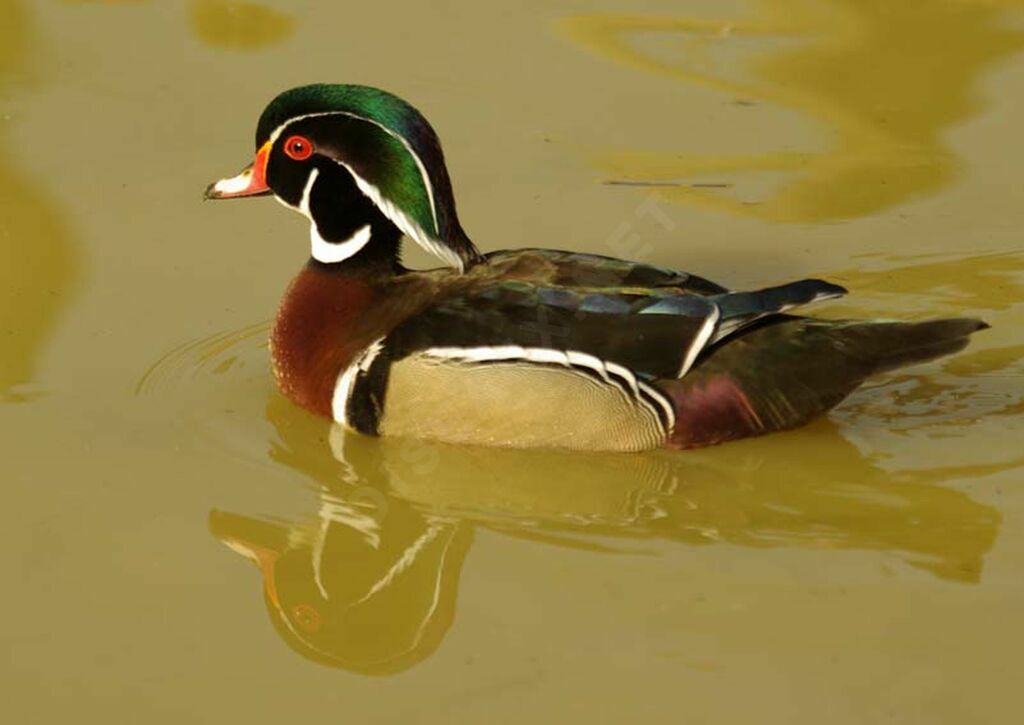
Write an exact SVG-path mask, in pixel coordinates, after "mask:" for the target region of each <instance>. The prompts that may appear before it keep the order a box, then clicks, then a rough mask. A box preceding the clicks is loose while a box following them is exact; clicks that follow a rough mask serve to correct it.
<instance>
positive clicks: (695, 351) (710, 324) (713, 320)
mask: <svg viewBox="0 0 1024 725" xmlns="http://www.w3.org/2000/svg"><path fill="white" fill-rule="evenodd" d="M721 316H722V311H721V310H720V309H718V305H712V306H711V314H709V315H708V316H707V317H705V318H704V324H703V325H701V327H700V329H699V330H698V331H697V336H696V337H694V338H693V342H692V343H691V344H690V349H689V350H687V351H686V357H685V358H683V364H682V366H681V367H680V368H679V375H677V376H676V377H677V378H681V377H683V376H684V375H686V373H688V372H689V371H690V368H691V367H692V366H693V362H694V360H696V359H697V356H698V355H699V354H700V351H701V350H703V349H704V346H705V345H707V344H708V340H710V339H711V333H713V332H714V331H715V325H717V324H718V318H719V317H721Z"/></svg>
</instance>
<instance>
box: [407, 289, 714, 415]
mask: <svg viewBox="0 0 1024 725" xmlns="http://www.w3.org/2000/svg"><path fill="white" fill-rule="evenodd" d="M716 311H717V308H716ZM705 326H706V324H705ZM712 326H713V322H712ZM703 332H704V328H701V333H700V334H702V333H703ZM700 334H698V337H699V336H700ZM708 334H710V333H708ZM702 344H703V343H702ZM422 354H423V355H424V356H426V357H433V358H438V359H442V360H459V361H462V362H473V363H475V362H479V363H485V362H503V361H512V360H525V361H527V362H534V363H542V364H549V365H552V364H553V365H562V366H565V367H570V368H571V367H578V368H586V369H588V370H592V371H594V372H596V373H598V375H600V376H601V378H602V379H604V380H605V381H606V382H608V383H609V384H610V385H615V383H614V382H612V380H611V378H610V377H609V375H614V376H616V377H617V378H620V379H622V380H623V381H624V382H625V383H626V385H627V387H628V388H629V390H628V391H624V392H626V393H627V395H628V397H629V398H631V399H632V400H634V401H636V402H638V403H639V404H640V405H643V406H644V407H645V408H647V409H648V410H650V411H651V413H653V414H654V415H655V416H656V417H657V418H658V419H659V420H660V419H662V418H664V420H665V421H666V433H667V432H668V431H671V430H672V428H673V427H675V424H676V415H675V410H673V409H672V403H671V401H670V400H668V399H667V398H666V397H665V395H664V394H663V393H662V392H661V391H660V390H658V389H657V388H655V387H653V386H651V385H648V384H647V383H644V382H641V381H639V380H637V377H636V375H635V374H633V371H632V370H630V369H628V368H626V367H623V366H622V365H619V364H618V363H613V362H606V361H603V360H601V359H599V358H597V357H595V356H593V355H590V354H589V353H585V352H579V351H577V350H568V351H566V352H562V351H560V350H551V349H549V348H543V347H519V346H518V345H501V346H498V347H432V348H428V349H426V350H424V351H423V352H422ZM649 399H650V400H649ZM651 401H654V403H653V404H652V402H651ZM654 404H656V405H657V406H658V407H660V408H661V411H662V412H663V413H664V416H662V415H659V413H658V411H657V410H656V409H655V408H654Z"/></svg>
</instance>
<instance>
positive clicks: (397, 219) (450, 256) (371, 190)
mask: <svg viewBox="0 0 1024 725" xmlns="http://www.w3.org/2000/svg"><path fill="white" fill-rule="evenodd" d="M322 116H347V117H349V118H355V119H359V120H360V121H366V122H367V123H370V124H373V125H374V126H376V127H378V128H380V129H381V130H382V131H384V132H385V133H387V134H388V135H389V136H391V137H393V138H396V139H398V141H399V142H401V144H402V146H404V147H405V150H406V151H408V152H409V155H410V156H412V158H413V160H414V161H415V162H416V168H417V169H418V170H419V172H420V177H421V178H422V180H423V186H424V188H425V189H426V190H427V198H428V200H429V202H430V214H431V217H432V219H433V221H434V228H435V229H438V230H439V229H440V224H439V223H438V220H437V205H436V204H435V202H434V185H433V184H431V183H430V176H429V175H428V174H427V167H426V166H424V165H423V160H422V159H420V157H419V154H417V153H416V152H415V151H414V150H413V148H412V145H410V143H409V142H408V141H407V140H406V139H405V138H404V137H402V136H400V135H399V134H397V133H395V132H394V131H392V130H391V129H389V128H388V127H387V126H384V125H382V124H380V123H378V122H377V121H374V120H373V119H371V118H366V117H365V116H360V115H359V114H356V113H351V112H349V111H324V112H322V113H307V114H305V115H303V116H296V117H295V118H291V119H289V120H288V121H286V122H285V123H283V124H281V125H280V126H278V127H277V128H275V129H274V131H273V132H272V133H271V134H270V142H271V143H275V142H276V141H277V139H278V138H280V137H281V135H282V134H283V133H284V130H285V129H286V128H287V127H288V126H290V125H291V124H293V123H297V122H298V121H302V120H304V119H307V118H318V117H322ZM335 161H337V162H338V163H339V164H341V165H342V166H344V167H345V168H346V169H347V170H348V172H349V173H350V174H352V176H353V177H354V178H355V180H356V185H357V186H358V187H359V190H360V191H362V192H363V193H364V194H366V196H367V197H369V198H370V200H371V201H372V202H373V203H374V204H375V205H376V206H377V208H379V209H380V210H381V213H383V214H384V216H386V217H387V218H388V219H390V220H391V221H392V223H394V225H395V226H397V227H398V228H399V229H401V230H402V233H403V234H405V235H406V236H407V237H409V238H410V239H412V240H414V241H415V242H416V243H417V244H419V245H420V246H421V247H423V248H424V249H425V250H426V251H428V252H430V253H431V254H433V255H435V256H437V257H439V258H440V259H442V260H443V261H444V262H446V263H448V264H450V265H452V266H453V267H456V268H458V269H459V271H463V270H464V267H463V264H462V259H461V258H460V257H459V256H458V255H457V254H456V253H455V252H453V251H452V250H450V249H449V248H448V247H447V246H446V245H445V244H444V243H443V242H441V241H440V240H438V239H436V238H435V237H433V236H432V235H430V234H428V233H427V232H426V231H424V230H423V228H422V227H420V226H419V225H418V224H417V223H416V222H414V221H413V220H412V219H410V218H409V217H408V216H407V215H406V214H405V213H404V212H402V210H401V209H399V208H398V207H396V206H395V205H394V204H393V203H392V202H391V201H390V200H389V199H386V198H385V197H384V195H383V194H382V193H381V191H380V189H378V188H377V187H376V186H374V185H373V184H371V183H370V182H369V181H367V180H366V179H364V178H362V177H361V176H360V175H359V174H357V173H356V172H355V170H354V169H353V168H352V167H351V166H350V165H348V164H346V163H344V162H343V161H339V160H338V159H335Z"/></svg>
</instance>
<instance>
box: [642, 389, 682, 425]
mask: <svg viewBox="0 0 1024 725" xmlns="http://www.w3.org/2000/svg"><path fill="white" fill-rule="evenodd" d="M639 385H640V388H641V390H643V391H644V393H646V394H647V395H648V396H649V397H650V398H651V399H652V400H654V401H655V402H656V403H657V404H658V405H659V406H660V407H661V410H662V411H663V412H664V413H665V423H666V426H665V428H666V432H671V431H672V429H673V428H675V427H676V411H675V409H674V408H673V407H672V401H670V400H669V399H668V398H666V397H665V396H664V395H663V394H662V392H661V391H660V390H658V389H657V388H653V387H651V386H650V385H648V384H647V383H640V384H639ZM640 400H643V398H640ZM644 402H646V401H644Z"/></svg>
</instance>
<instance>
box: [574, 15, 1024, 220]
mask: <svg viewBox="0 0 1024 725" xmlns="http://www.w3.org/2000/svg"><path fill="white" fill-rule="evenodd" d="M1007 4H1009V3H1007ZM756 5H757V9H756V10H755V11H754V13H753V14H752V15H751V16H750V17H748V18H744V19H742V20H738V21H733V20H731V19H730V20H724V19H723V20H699V19H688V18H651V17H631V16H600V15H588V16H581V17H575V18H570V19H569V20H567V21H566V22H565V23H564V25H563V28H564V29H565V31H566V33H567V34H568V36H569V37H571V38H572V39H574V40H575V41H577V42H579V43H581V44H582V45H584V46H586V47H588V48H591V49H593V50H595V51H596V52H598V53H600V54H601V55H604V56H605V57H608V58H610V59H612V60H614V61H616V62H619V63H622V64H625V65H628V66H631V67H633V68H636V69H637V70H640V71H643V72H646V73H651V74H654V75H658V76H663V77H668V78H673V79H677V80H680V81H683V82H684V83H687V84H693V85H698V86H704V87H708V88H711V89H713V90H716V91H719V92H721V93H723V94H727V98H726V100H731V101H733V105H732V108H733V109H734V110H733V111H732V112H731V113H732V115H733V116H734V117H735V119H736V126H737V127H738V128H740V129H745V130H747V131H748V133H747V135H746V137H747V138H755V139H758V143H759V144H763V145H765V146H766V149H765V150H764V151H763V152H758V153H751V154H733V153H729V154H720V155H717V154H716V155H708V154H702V153H699V152H697V153H683V154H679V153H673V154H666V153H664V151H663V150H661V151H644V150H640V149H633V150H624V151H621V152H609V153H606V154H603V155H601V156H600V157H599V158H598V159H597V161H598V163H599V165H600V166H601V167H602V168H603V169H604V170H605V171H606V172H607V173H608V174H610V175H612V176H613V177H614V178H615V180H616V181H617V182H619V183H625V184H638V183H639V184H643V185H646V186H650V189H649V191H650V192H651V193H654V194H657V195H658V196H659V197H661V198H664V199H668V200H672V201H677V202H682V203H691V204H699V205H701V206H706V207H711V208H714V209H717V210H720V211H723V212H727V213H730V214H736V215H741V216H750V217H757V218H763V219H768V220H772V221H780V222H808V221H823V220H830V219H849V218H855V217H860V216H865V215H869V214H872V213H875V212H877V211H880V210H883V209H886V208H889V207H891V206H893V205H896V204H900V203H902V202H905V201H907V200H909V199H911V198H914V197H918V196H920V195H922V194H928V193H934V192H935V191H937V190H938V189H940V188H942V187H943V186H945V185H947V184H948V183H949V182H950V181H951V180H952V178H953V176H954V174H955V173H956V171H957V164H958V160H957V158H956V156H955V154H954V152H953V151H952V150H951V149H949V148H948V147H947V145H946V142H945V139H946V136H945V132H946V130H947V129H948V128H949V127H950V126H951V125H952V124H954V123H956V122H959V121H962V120H964V119H965V118H968V117H970V116H971V115H974V114H975V113H977V112H978V110H979V109H980V107H981V102H980V100H979V96H978V94H977V92H976V90H975V87H976V85H977V83H978V80H979V78H980V76H981V74H982V72H983V71H984V70H985V69H986V68H988V67H991V66H992V65H994V64H995V63H997V62H998V61H999V60H1001V59H1004V58H1007V57H1009V56H1010V55H1012V54H1013V53H1014V52H1016V51H1017V50H1019V49H1020V48H1022V47H1024V36H1022V35H1021V34H1020V33H1019V32H1014V31H1012V30H1008V29H1005V20H1004V18H1003V16H1002V14H1001V13H1002V12H1003V9H1002V8H1000V7H998V5H999V2H998V0H996V1H995V2H955V3H943V2H934V1H932V0H909V1H904V2H898V3H894V2H891V1H890V0H862V1H860V2H856V3H853V2H848V1H846V0H828V2H825V3H823V2H820V0H761V1H760V2H759V3H757V4H756ZM666 40H667V41H670V43H671V45H670V47H671V49H672V52H665V48H666V47H668V46H669V44H668V43H666V42H665V41H666ZM657 102H658V103H660V104H664V102H665V99H664V98H659V99H657ZM762 104H773V105H775V106H778V107H781V108H785V109H793V110H797V111H800V112H802V113H803V114H805V115H806V117H807V118H808V119H811V120H813V121H816V122H818V123H820V124H822V125H823V126H824V127H825V128H826V130H827V131H828V132H829V133H830V134H831V139H830V140H829V141H827V142H826V146H825V147H824V148H814V147H810V146H809V147H807V148H806V149H801V150H792V149H790V148H789V147H788V146H787V145H786V143H785V142H784V141H783V140H781V138H780V140H779V141H778V142H777V144H774V145H773V144H772V140H771V137H772V130H771V126H770V124H767V123H766V121H765V118H766V116H765V114H764V113H763V112H760V111H759V110H758V106H759V105H762ZM657 113H658V114H659V116H664V114H665V109H664V108H663V107H660V108H659V109H658V110H657ZM807 135H808V134H805V136H807ZM708 182H713V183H708Z"/></svg>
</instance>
